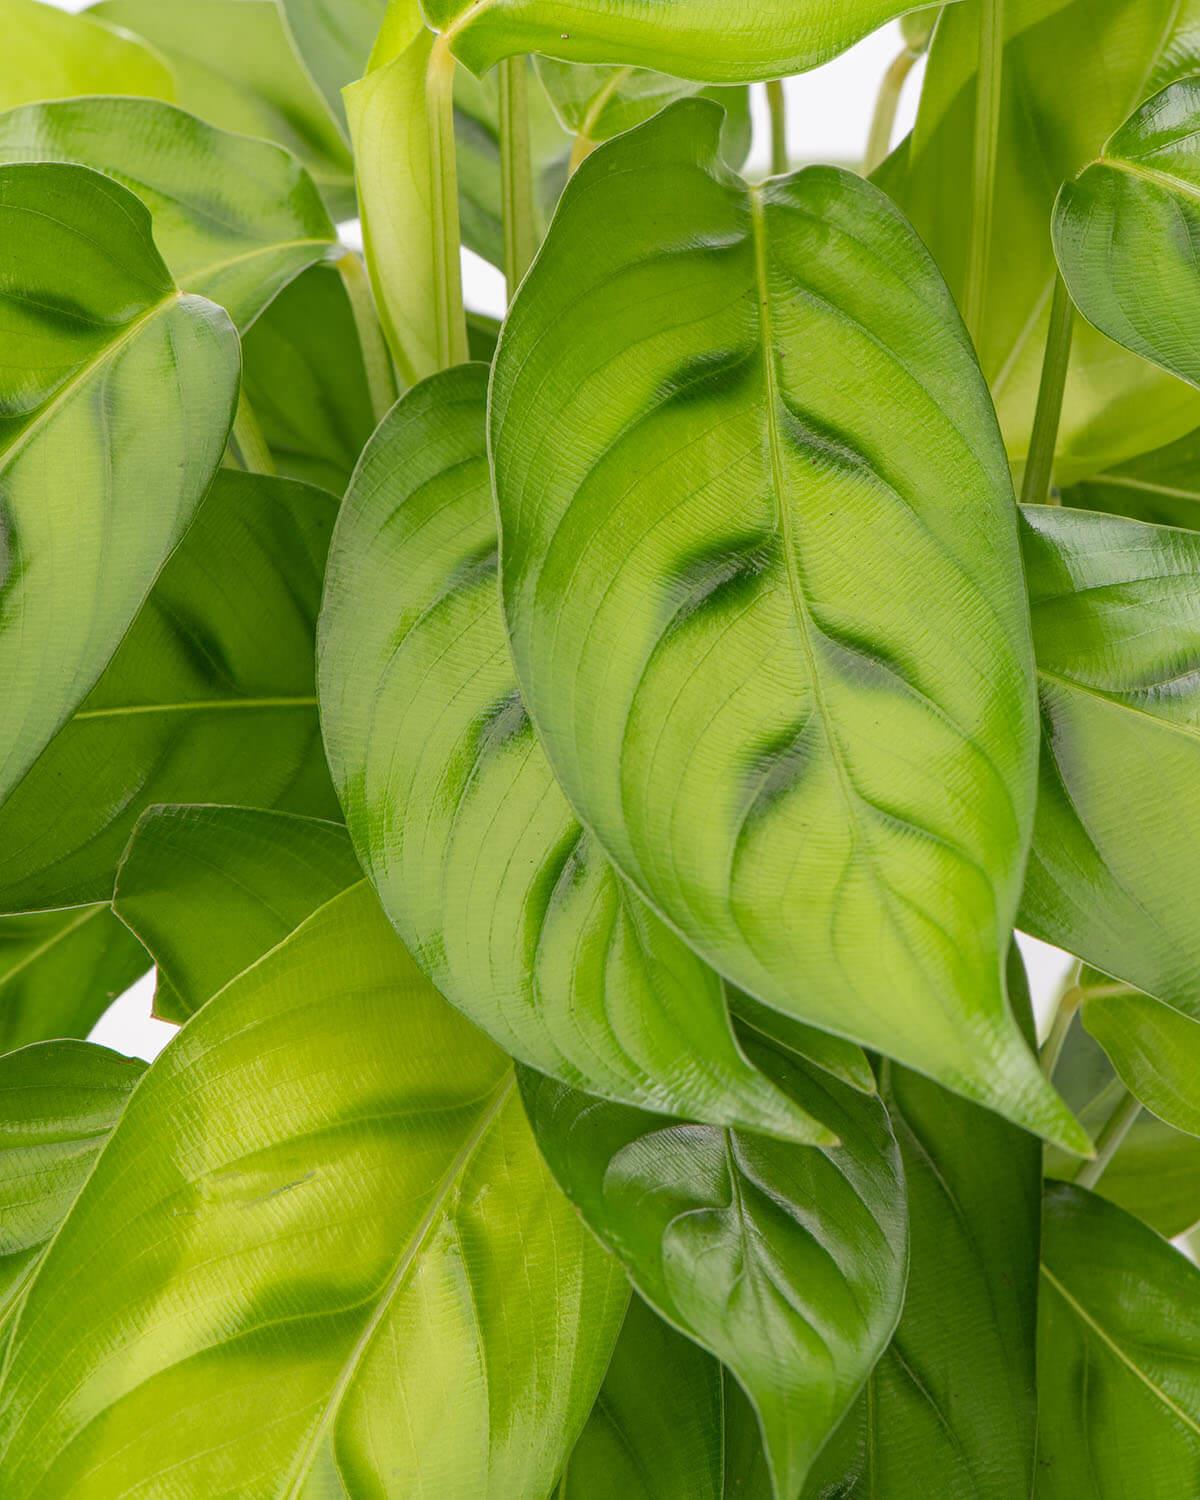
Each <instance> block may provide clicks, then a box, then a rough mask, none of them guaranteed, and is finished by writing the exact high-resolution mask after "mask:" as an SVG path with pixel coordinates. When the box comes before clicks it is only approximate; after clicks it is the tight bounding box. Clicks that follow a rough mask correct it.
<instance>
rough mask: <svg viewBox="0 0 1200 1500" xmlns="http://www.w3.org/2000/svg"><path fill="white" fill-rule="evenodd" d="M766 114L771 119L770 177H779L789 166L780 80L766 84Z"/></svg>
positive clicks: (784, 106)
mask: <svg viewBox="0 0 1200 1500" xmlns="http://www.w3.org/2000/svg"><path fill="white" fill-rule="evenodd" d="M767 113H768V114H769V116H770V119H771V175H772V176H773V177H781V176H782V175H783V174H784V173H785V172H786V171H787V169H788V166H789V161H788V143H787V95H786V94H785V93H784V91H783V80H782V79H781V78H775V79H772V80H771V82H770V83H768V84H767Z"/></svg>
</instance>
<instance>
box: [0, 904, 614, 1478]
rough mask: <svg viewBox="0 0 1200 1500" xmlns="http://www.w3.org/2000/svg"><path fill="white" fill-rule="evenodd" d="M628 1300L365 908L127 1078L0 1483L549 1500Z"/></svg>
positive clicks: (53, 1263) (506, 1096) (508, 1087)
mask: <svg viewBox="0 0 1200 1500" xmlns="http://www.w3.org/2000/svg"><path fill="white" fill-rule="evenodd" d="M214 938H215V939H216V940H218V941H219V934H209V935H208V937H207V938H206V941H213V940H214ZM61 1206H62V1207H63V1208H65V1207H66V1205H65V1204H64V1205H61ZM625 1300H626V1292H625V1285H624V1280H623V1278H622V1277H621V1276H620V1273H619V1271H618V1270H616V1269H615V1268H614V1266H613V1263H612V1262H611V1261H609V1259H608V1258H607V1257H606V1256H605V1255H604V1254H603V1252H602V1251H601V1250H600V1249H599V1247H598V1246H597V1245H596V1244H595V1242H594V1241H593V1240H592V1238H591V1236H590V1235H589V1234H588V1232H587V1231H586V1230H585V1229H584V1227H583V1226H582V1225H581V1224H580V1223H579V1221H578V1219H577V1217H576V1216H575V1215H574V1213H573V1212H572V1211H571V1209H570V1207H569V1205H568V1204H567V1203H566V1201H565V1200H564V1199H563V1197H562V1195H561V1194H560V1193H559V1192H558V1190H557V1188H556V1187H555V1186H554V1183H553V1181H552V1180H551V1179H550V1178H549V1175H548V1173H547V1171H546V1169H545V1167H544V1166H543V1165H542V1162H541V1159H540V1157H539V1156H538V1153H537V1149H536V1147H535V1145H534V1143H533V1140H532V1138H531V1136H530V1133H529V1128H528V1126H527V1124H526V1123H525V1120H524V1117H523V1115H522V1112H521V1106H520V1101H519V1098H518V1095H517V1092H516V1089H515V1085H514V1080H513V1075H512V1069H511V1065H510V1064H509V1062H508V1060H507V1058H505V1057H504V1056H503V1055H502V1054H501V1053H499V1052H498V1051H497V1050H496V1049H495V1048H493V1047H492V1046H491V1044H490V1043H488V1042H487V1041H486V1040H485V1039H484V1038H482V1037H481V1036H480V1035H479V1033H478V1032H476V1031H474V1030H473V1029H472V1028H471V1027H470V1026H469V1025H468V1024H467V1023H466V1022H465V1021H464V1020H462V1019H461V1017H459V1016H458V1015H457V1014H456V1013H455V1012H454V1011H453V1010H452V1009H451V1008H450V1007H449V1006H447V1005H446V1004H445V1002H444V1001H443V1000H442V999H441V998H440V997H439V996H438V995H437V994H436V993H435V992H434V991H433V989H432V988H431V986H430V985H429V984H428V982H427V981H426V980H425V979H424V978H423V977H422V976H421V975H420V974H419V973H418V971H417V970H416V968H415V967H414V966H413V964H412V961H411V960H410V959H409V957H408V955H407V954H406V953H405V951H404V949H403V948H402V947H401V945H400V944H399V942H398V941H397V939H396V938H395V936H394V935H393V934H392V932H391V931H390V929H389V928H388V926H387V923H386V921H385V920H384V918H383V916H382V914H381V913H380V911H379V908H378V904H377V903H376V901H375V899H374V897H373V895H372V894H371V892H370V890H369V888H368V887H367V886H366V884H365V883H362V884H359V885H357V886H355V887H352V888H351V889H349V890H346V891H344V892H343V893H342V894H341V895H340V896H337V897H335V898H334V900H333V901H331V902H330V903H328V904H327V905H325V906H324V907H322V908H320V909H319V910H317V911H316V912H314V913H313V915H312V916H311V917H310V918H309V919H308V920H307V921H306V922H305V923H303V924H302V925H301V926H300V927H299V928H297V929H296V931H295V932H294V933H293V934H292V936H291V937H290V938H289V939H288V940H286V941H285V942H284V943H282V944H280V945H279V946H277V947H276V948H275V949H274V950H272V951H271V952H270V953H269V954H268V955H266V956H265V957H264V958H262V959H261V960H260V961H259V962H258V963H257V964H255V965H254V966H253V967H251V968H250V969H248V970H247V971H246V972H245V973H244V974H242V975H241V976H240V977H239V978H238V979H236V980H234V981H233V982H232V983H231V984H230V985H229V986H228V987H227V988H226V989H224V990H223V991H222V992H221V993H220V994H219V995H218V996H216V997H215V998H214V999H212V1000H211V1001H210V1002H209V1003H208V1004H207V1005H206V1006H205V1008H204V1009H203V1010H202V1011H201V1012H200V1013H199V1014H198V1015H197V1016H196V1017H194V1019H193V1020H192V1021H191V1022H189V1024H188V1025H187V1026H186V1027H185V1028H184V1030H183V1031H182V1032H180V1034H179V1035H178V1037H177V1038H176V1039H175V1040H174V1041H173V1042H172V1043H171V1045H170V1046H168V1047H167V1049H166V1050H165V1051H164V1052H163V1053H162V1055H161V1056H160V1057H159V1058H158V1060H157V1061H156V1062H155V1064H154V1065H153V1067H152V1068H151V1069H150V1070H149V1072H147V1073H146V1075H145V1076H144V1077H143V1079H142V1081H141V1083H140V1085H139V1087H138V1088H137V1090H136V1091H135V1093H134V1094H133V1096H132V1098H131V1100H130V1102H129V1104H128V1106H127V1108H126V1110H125V1113H124V1115H123V1116H122V1118H121V1120H120V1123H119V1124H118V1125H117V1127H116V1129H115V1131H114V1132H113V1134H112V1135H111V1137H110V1138H109V1140H108V1142H107V1143H106V1144H105V1145H104V1148H103V1150H102V1151H101V1152H100V1154H99V1157H98V1159H97V1160H96V1162H95V1164H94V1166H93V1168H92V1171H91V1174H90V1176H89V1177H88V1179H87V1182H86V1184H85V1185H84V1186H83V1189H82V1191H81V1192H80V1193H79V1196H78V1197H77V1198H76V1199H75V1201H74V1203H73V1204H72V1205H71V1206H70V1208H69V1211H67V1212H66V1216H65V1218H64V1219H63V1222H62V1224H61V1226H60V1227H59V1229H58V1231H57V1233H56V1235H55V1237H54V1239H53V1242H52V1243H51V1245H50V1247H49V1249H48V1250H47V1252H46V1254H45V1257H44V1259H43V1260H42V1262H41V1264H40V1266H39V1267H38V1269H37V1272H36V1275H35V1276H34V1278H33V1280H32V1282H31V1284H30V1285H29V1288H28V1290H27V1291H26V1293H25V1295H24V1299H23V1301H22V1304H21V1307H20V1311H19V1314H18V1317H17V1321H16V1325H15V1327H14V1329H13V1332H12V1336H11V1339H10V1343H9V1351H8V1360H7V1365H6V1369H5V1375H4V1384H3V1393H2V1401H0V1408H2V1415H0V1487H2V1489H3V1493H4V1495H5V1500H32V1497H33V1496H34V1495H35V1494H43V1495H45V1494H55V1495H70V1496H71V1497H72V1500H112V1497H113V1496H114V1495H116V1494H127V1493H131V1492H136V1491H138V1490H139V1489H140V1490H142V1491H143V1492H145V1493H147V1494H163V1493H165V1491H166V1490H167V1489H174V1490H176V1491H178V1492H179V1493H181V1494H185V1495H187V1496H195V1497H197V1500H199V1497H204V1500H211V1497H214V1496H216V1495H219V1494H236V1495H237V1496H238V1497H239V1500H278V1497H279V1496H281V1495H288V1496H300V1495H301V1494H303V1495H306V1496H308V1495H317V1494H320V1495H336V1494H340V1493H350V1494H355V1495H367V1494H378V1495H384V1494H395V1495H405V1496H408V1495H412V1496H416V1495H428V1496H430V1497H432V1496H459V1495H461V1496H467V1495H470V1496H472V1497H480V1500H513V1497H515V1496H537V1495H545V1494H547V1493H548V1492H549V1491H550V1489H551V1487H552V1485H553V1483H554V1481H555V1478H556V1476H557V1474H558V1473H559V1472H560V1470H561V1468H562V1465H563V1463H564V1462H565V1459H566V1457H567V1453H568V1451H569V1448H570V1446H571V1444H572V1443H573V1441H574V1438H575V1436H576V1434H577V1433H578V1431H579V1430H580V1429H581V1427H582V1425H583V1422H584V1419H585V1417H586V1414H587V1412H588V1410H589V1409H590V1407H591V1404H592V1400H593V1397H594V1395H595V1392H596V1390H597V1388H598V1386H599V1384H600V1380H601V1378H602V1376H603V1371H604V1368H605V1366H606V1364H607V1361H608V1358H609V1353H610V1350H611V1347H612V1344H613V1340H614V1338H615V1336H616V1332H617V1329H618V1328H619V1325H620V1321H621V1318H622V1316H623V1313H624V1307H625ZM181 1486H182V1489H181V1488H180V1487H181Z"/></svg>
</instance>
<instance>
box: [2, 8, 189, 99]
mask: <svg viewBox="0 0 1200 1500" xmlns="http://www.w3.org/2000/svg"><path fill="white" fill-rule="evenodd" d="M0 36H3V38H4V49H3V51H2V52H0V109H12V108H13V106H14V105H17V104H29V103H32V102H33V101H34V100H35V99H67V98H70V97H72V96H74V95H77V94H144V95H147V96H148V97H150V98H152V99H173V98H174V97H175V83H174V80H173V78H172V76H171V70H170V69H169V68H168V67H167V64H166V61H165V59H164V58H162V57H161V56H160V55H159V54H158V53H157V52H156V51H155V50H154V49H153V48H152V47H148V46H147V45H146V44H145V43H144V42H142V41H141V40H139V39H138V38H137V37H134V36H130V35H129V33H128V32H127V31H123V30H122V29H121V28H120V27H119V26H109V25H107V24H106V23H105V22H104V21H102V20H100V19H99V18H98V17H97V16H95V15H92V14H84V15H71V14H69V13H67V12H66V11H63V10H60V9H58V8H56V7H55V6H52V5H43V4H41V3H40V0H0Z"/></svg>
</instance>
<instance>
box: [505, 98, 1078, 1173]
mask: <svg viewBox="0 0 1200 1500" xmlns="http://www.w3.org/2000/svg"><path fill="white" fill-rule="evenodd" d="M720 126H721V112H720V111H719V110H718V109H716V108H715V107H714V106H713V105H712V104H711V103H708V102H707V101H703V100H686V101H683V102H681V103H678V104H674V105H672V106H671V107H670V108H669V109H668V110H667V111H665V112H664V113H663V114H661V115H659V116H658V117H657V118H656V119H654V120H652V121H651V122H650V123H649V124H647V125H643V126H641V127H640V128H639V129H637V130H635V131H631V132H629V133H628V134H627V135H623V136H621V137H619V138H618V139H616V140H614V141H610V142H609V143H608V144H607V145H606V146H605V147H603V148H602V149H601V150H600V151H597V152H596V153H594V154H593V155H592V156H591V157H590V158H589V159H588V160H587V161H586V162H584V164H583V166H582V167H581V168H580V170H579V172H578V173H577V174H576V176H575V177H574V179H573V180H572V182H571V184H570V186H569V187H568V189H567V192H566V195H565V197H564V199H563V203H562V205H561V207H560V210H559V213H558V215H557V217H556V219H555V223H554V227H553V229H552V230H551V233H550V235H549V237H548V239H547V241H546V244H545V245H544V247H543V249H542V253H541V255H540V257H539V259H538V261H537V263H536V264H535V266H534V268H533V270H532V271H531V272H530V274H529V276H528V277H527V278H526V280H525V282H524V284H523V286H522V288H521V291H520V293H519V295H518V297H517V299H516V302H515V304H514V306H513V308H512V309H511V311H510V313H509V318H508V322H507V324H506V326H505V332H504V334H503V336H502V338H501V342H500V350H499V353H498V355H497V363H496V367H495V377H494V380H493V386H492V396H491V414H492V415H491V420H492V454H493V460H494V469H495V484H496V492H497V499H498V503H499V511H500V518H501V550H502V558H503V567H502V577H503V583H504V596H505V605H506V611H507V618H508V625H509V631H510V635H511V638H512V644H513V652H514V656H515V660H516V666H517V673H518V677H519V679H520V683H521V688H522V692H523V694H524V699H525V703H526V705H527V706H528V708H529V711H530V713H531V715H532V717H533V720H534V723H535V724H536V725H537V728H538V731H539V733H540V735H541V737H542V739H543V741H544V743H545V744H546V746H547V748H548V751H549V755H550V760H551V762H552V763H553V766H554V769H555V771H556V773H557V775H558V778H559V780H560V782H561V783H562V785H563V787H564V790H565V791H566V793H567V796H568V797H569V798H570V800H571V802H572V803H573V805H574V806H575V807H576V808H577V810H578V811H579V813H580V815H581V817H582V819H583V821H584V822H585V823H586V824H587V825H588V826H589V827H591V828H592V829H594V830H595V833H596V836H597V838H598V839H599V840H600V842H601V843H602V844H603V845H604V847H605V848H606V849H607V851H608V853H609V854H610V855H611V857H612V858H613V860H614V862H615V864H616V865H617V867H618V869H619V870H620V871H621V873H622V874H624V875H625V876H626V877H627V878H628V879H630V880H631V881H632V882H633V884H634V885H636V886H637V888H638V889H639V890H641V891H642V892H643V894H645V895H646V896H647V898H648V899H649V901H650V902H651V904H652V905H654V906H655V907H656V908H657V909H659V910H660V911H662V912H663V913H664V914H665V915H666V917H667V918H668V920H670V921H671V922H672V923H674V924H676V925H677V926H678V927H679V929H680V931H681V932H682V933H683V934H684V936H685V937H686V938H687V940H688V941H689V942H690V943H692V944H693V945H694V946H695V947H696V949H697V951H698V952H700V953H701V955H702V956H703V957H704V958H706V959H707V960H708V961H709V962H710V963H712V964H713V965H714V966H715V967H716V968H717V969H718V970H719V971H720V972H722V973H724V974H726V975H728V976H729V977H730V978H731V979H732V980H734V981H735V982H736V983H737V984H738V985H740V986H741V987H742V988H743V989H745V990H747V991H748V992H749V993H750V994H752V995H754V996H755V997H757V998H759V999H761V1000H764V1001H767V1002H768V1003H770V1004H771V1005H773V1006H775V1007H776V1008H778V1009H780V1010H783V1011H786V1012H788V1013H790V1014H793V1015H795V1016H797V1017H799V1018H800V1019H803V1020H805V1021H807V1022H809V1023H810V1024H813V1025H816V1026H819V1027H821V1028H822V1029H825V1030H829V1031H832V1032H834V1033H837V1034H839V1035H842V1036H846V1037H849V1038H851V1039H853V1040H855V1041H858V1042H861V1043H863V1044H864V1045H867V1046H870V1047H874V1048H877V1049H879V1050H881V1051H883V1052H885V1053H887V1054H889V1055H891V1056H894V1057H896V1058H897V1059H899V1060H901V1061H904V1062H905V1063H907V1064H908V1065H910V1066H912V1067H914V1068H917V1069H919V1070H920V1071H923V1072H925V1073H927V1074H929V1075H930V1076H933V1077H935V1078H937V1079H938V1080H940V1081H941V1082H943V1083H944V1084H946V1085H947V1086H948V1087H950V1088H953V1089H955V1090H957V1091H959V1092H961V1093H963V1094H965V1095H966V1096H967V1097H969V1098H973V1099H975V1100H977V1101H980V1102H984V1103H986V1104H987V1105H988V1106H989V1107H991V1108H994V1109H997V1110H999V1111H1001V1112H1002V1113H1005V1114H1007V1115H1008V1116H1009V1117H1010V1118H1012V1119H1014V1120H1016V1121H1017V1122H1018V1123H1021V1124H1023V1125H1025V1126H1027V1127H1028V1128H1031V1129H1034V1130H1036V1131H1038V1132H1040V1133H1043V1134H1046V1135H1048V1136H1050V1137H1053V1138H1056V1139H1059V1140H1062V1141H1064V1142H1069V1143H1071V1144H1073V1145H1076V1146H1083V1144H1084V1142H1083V1137H1082V1135H1081V1133H1080V1132H1079V1130H1078V1128H1077V1127H1076V1125H1075V1124H1074V1122H1073V1121H1071V1119H1070V1118H1069V1116H1068V1115H1067V1113H1066V1111H1065V1110H1064V1108H1063V1107H1062V1105H1061V1102H1060V1101H1059V1100H1058V1099H1057V1098H1056V1097H1055V1096H1054V1094H1053V1091H1052V1090H1050V1089H1049V1088H1048V1086H1047V1085H1046V1082H1045V1080H1044V1079H1043V1078H1042V1077H1041V1075H1040V1074H1039V1072H1038V1070H1037V1068H1036V1065H1035V1063H1034V1061H1033V1058H1032V1057H1031V1055H1030V1052H1029V1049H1028V1047H1027V1046H1026V1044H1025V1042H1024V1040H1023V1039H1022V1037H1021V1035H1020V1032H1019V1030H1018V1028H1017V1026H1016V1024H1015V1022H1014V1021H1013V1019H1012V1016H1011V1014H1010V1012H1009V1009H1008V1002H1007V999H1006V996H1005V992H1004V981H1003V955H1004V952H1005V950H1006V949H1007V946H1008V941H1009V933H1010V930H1011V919H1012V915H1013V911H1014V909H1015V906H1016V902H1017V897H1018V893H1019V888H1020V879H1021V871H1022V866H1023V861H1024V851H1025V847H1026V841H1027V838H1028V832H1029V827H1030V823H1031V821H1032V812H1033V793H1034V774H1035V762H1036V755H1037V729H1036V723H1035V721H1034V716H1033V693H1032V684H1033V662H1032V653H1031V650H1030V644H1029V626H1028V617H1027V611H1026V603H1025V595H1024V585H1023V580H1022V576H1021V568H1020V557H1019V553H1018V548H1017V538H1016V523H1015V507H1014V506H1013V501H1012V489H1011V485H1010V481H1009V476H1008V470H1007V466H1006V464H1005V461H1004V454H1003V451H1002V449H1001V446H1000V440H999V435H998V433H997V431H996V427H995V419H994V416H993V414H992V410H991V406H990V403H989V401H988V396H987V392H986V390H985V388H984V386H983V382H982V380H981V379H980V376H979V372H978V369H977V367H976V365H975V363H974V357H973V355H972V352H971V349H970V345H969V342H968V340H967V338H966V334H965V332H964V330H963V328H962V325H961V323H960V321H959V319H958V316H957V313H956V312H955V310H954V307H953V304H952V303H951V301H950V298H949V294H948V293H947V292H946V289H945V287H944V285H943V284H942V282H941V280H940V278H939V276H938V274H937V271H936V269H935V267H934V266H933V264H932V262H931V261H930V260H929V258H928V256H927V254H926V252H925V251H924V249H923V247H922V246H921V244H920V242H919V241H918V240H917V239H916V237H915V235H914V234H913V233H912V231H911V229H910V228H909V227H908V225H907V224H905V222H904V221H903V219H902V218H901V217H900V215H899V214H898V212H897V211H896V210H895V209H894V208H893V206H892V205H891V204H890V203H889V202H888V200H887V199H886V198H884V196H883V195H882V194H881V193H880V192H879V191H878V190H877V189H875V188H873V187H872V186H870V185H869V184H867V183H864V182H862V181H861V180H860V179H858V178H856V177H853V176H851V175H850V174H849V173H845V172H841V171H838V170H835V169H833V168H811V169H808V170H805V171H803V172H800V173H798V174H796V175H795V176H793V177H789V178H777V179H772V181H770V182H769V183H767V184H765V185H764V186H763V187H761V188H757V189H750V188H748V187H747V186H746V184H745V183H744V182H743V181H742V179H741V178H740V177H737V176H735V175H734V174H733V173H732V172H730V171H729V170H728V169H726V168H725V167H724V166H723V165H722V164H721V162H720V159H719V155H718V135H719V131H720Z"/></svg>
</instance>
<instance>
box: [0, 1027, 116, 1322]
mask: <svg viewBox="0 0 1200 1500" xmlns="http://www.w3.org/2000/svg"><path fill="white" fill-rule="evenodd" d="M144 1068H145V1065H144V1064H143V1063H140V1062H136V1061H134V1059H133V1058H130V1057H121V1056H119V1055H118V1054H117V1053H115V1052H109V1051H107V1050H106V1049H105V1048H103V1047H92V1046H89V1045H87V1043H85V1042H73V1041H67V1042H43V1043H40V1044H39V1045H37V1046H33V1047H22V1048H21V1049H20V1051H17V1052H9V1053H6V1054H5V1055H4V1056H3V1057H0V1344H2V1343H3V1342H4V1340H5V1338H6V1337H7V1334H8V1331H9V1327H10V1319H11V1317H12V1313H13V1311H14V1307H15V1305H16V1303H17V1302H18V1299H19V1297H20V1293H21V1290H22V1288H23V1287H24V1285H25V1284H26V1283H27V1282H28V1280H29V1278H30V1277H31V1276H32V1275H33V1273H34V1271H35V1270H36V1268H37V1265H38V1263H39V1261H40V1260H41V1258H42V1255H43V1254H44V1253H45V1249H46V1245H47V1243H48V1242H49V1240H50V1239H51V1238H52V1236H53V1235H54V1232H55V1230H57V1228H58V1226H59V1222H60V1221H61V1219H62V1216H63V1215H64V1214H65V1213H66V1211H67V1209H68V1208H69V1207H70V1206H71V1204H72V1203H73V1202H74V1200H75V1198H76V1196H77V1195H78V1193H79V1190H80V1188H81V1187H82V1186H83V1184H84V1181H85V1180H86V1179H87V1176H88V1174H89V1172H90V1171H91V1169H92V1167H93V1165H94V1164H95V1160H96V1157H97V1156H98V1155H99V1154H100V1151H101V1149H102V1148H103V1146H104V1144H105V1142H106V1141H107V1139H108V1136H109V1135H110V1133H111V1132H112V1129H113V1126H114V1125H115V1124H116V1123H117V1120H118V1119H119V1118H120V1116H121V1113H122V1111H123V1110H124V1108H125V1105H126V1102H127V1101H128V1099H129V1095H130V1092H131V1091H132V1089H133V1086H134V1084H135V1083H137V1081H138V1079H139V1078H140V1077H141V1075H142V1073H143V1071H144Z"/></svg>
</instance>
